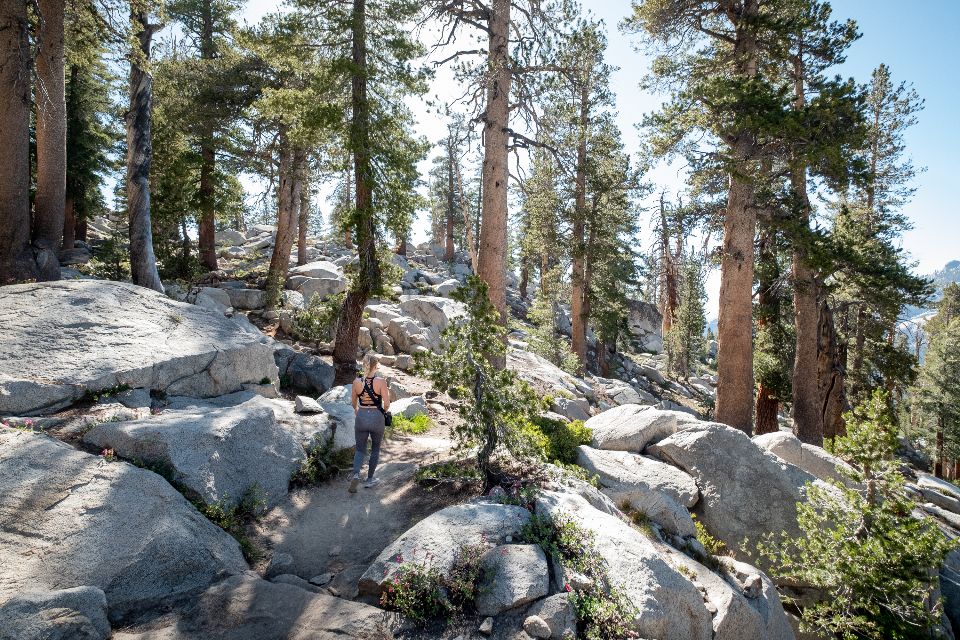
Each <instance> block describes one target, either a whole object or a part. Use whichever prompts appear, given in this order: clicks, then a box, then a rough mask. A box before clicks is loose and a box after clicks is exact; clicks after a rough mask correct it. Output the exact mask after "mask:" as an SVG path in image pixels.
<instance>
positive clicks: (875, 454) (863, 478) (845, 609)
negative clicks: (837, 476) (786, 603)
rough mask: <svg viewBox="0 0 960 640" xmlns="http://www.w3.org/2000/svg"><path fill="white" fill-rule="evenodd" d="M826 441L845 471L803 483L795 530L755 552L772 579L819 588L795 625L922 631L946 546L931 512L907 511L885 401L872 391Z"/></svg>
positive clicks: (930, 615)
mask: <svg viewBox="0 0 960 640" xmlns="http://www.w3.org/2000/svg"><path fill="white" fill-rule="evenodd" d="M846 422H847V429H848V435H847V436H845V437H838V438H837V439H836V440H835V442H834V450H835V451H836V453H837V454H838V455H839V456H841V457H842V458H844V459H845V460H847V461H848V462H849V463H851V465H852V469H853V470H852V472H851V473H850V474H849V475H850V480H852V481H853V482H855V483H857V484H859V485H861V486H862V487H864V489H863V490H861V489H859V488H856V487H850V486H847V485H846V484H844V483H842V482H838V481H831V483H830V484H831V485H832V486H831V487H829V488H827V487H822V486H817V485H814V484H811V485H809V486H808V489H807V500H806V501H805V502H800V503H798V504H797V521H798V523H799V525H800V528H801V530H802V531H803V533H804V535H803V536H801V537H799V538H794V539H791V540H785V539H783V538H782V537H777V536H770V537H769V538H768V539H767V540H766V543H765V544H762V545H760V546H759V547H758V548H759V549H760V552H761V555H762V556H763V557H764V558H765V559H766V560H767V561H768V562H769V563H770V564H771V566H772V573H773V575H775V576H776V577H777V578H778V579H779V580H782V581H785V582H786V581H789V582H790V583H792V584H803V585H810V586H812V587H814V588H815V589H817V590H819V591H821V592H823V593H824V597H823V598H821V599H819V600H818V601H816V602H814V603H812V604H810V603H806V606H804V608H803V610H802V614H803V617H802V623H801V629H802V630H805V631H811V632H814V633H818V634H827V635H833V636H837V637H841V638H850V639H851V640H852V639H853V638H870V639H874V640H884V639H886V638H919V637H930V631H931V629H932V628H933V627H934V626H935V625H937V624H939V622H940V617H941V616H942V614H943V610H942V604H941V603H939V602H937V601H933V602H931V596H932V595H933V593H934V592H935V580H936V578H933V579H932V580H931V573H930V567H939V566H940V565H941V564H942V563H943V559H944V557H945V556H946V554H947V553H948V552H949V551H950V550H951V549H952V548H953V547H954V546H955V545H954V543H952V542H950V541H948V540H947V539H946V537H945V536H944V535H943V534H942V533H941V532H940V530H939V529H938V528H937V525H936V524H935V523H934V522H933V520H931V519H930V518H925V517H916V516H915V515H914V513H915V507H916V505H915V503H914V502H913V501H912V500H910V499H909V498H908V497H907V495H908V494H907V493H906V491H905V488H904V483H905V481H904V478H903V475H902V474H901V472H900V470H899V464H900V463H899V462H898V460H897V459H896V458H895V457H894V451H895V448H896V434H895V430H894V427H893V425H892V423H891V422H890V417H889V410H888V407H887V400H886V399H885V398H884V397H883V393H882V392H880V391H877V392H875V393H874V395H873V396H872V397H871V399H870V401H869V402H868V403H867V404H865V405H863V406H862V407H861V408H860V409H859V410H858V411H857V412H856V413H855V414H848V415H847V417H846Z"/></svg>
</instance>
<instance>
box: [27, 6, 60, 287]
mask: <svg viewBox="0 0 960 640" xmlns="http://www.w3.org/2000/svg"><path fill="white" fill-rule="evenodd" d="M13 1H15V0H13ZM37 6H38V7H39V9H40V16H39V18H40V26H39V30H38V35H37V40H38V42H37V53H36V61H37V62H36V64H37V87H36V90H35V92H34V93H35V96H36V103H37V104H36V107H37V117H36V135H37V191H36V196H35V197H34V203H33V205H34V217H33V245H34V250H35V252H36V260H37V269H38V276H39V279H40V280H59V279H60V261H59V259H58V255H59V253H60V248H61V246H62V245H63V218H64V206H65V204H66V190H67V103H66V99H65V91H66V87H65V78H64V57H63V55H64V52H63V12H64V3H63V1H62V0H38V3H37ZM71 248H72V247H71Z"/></svg>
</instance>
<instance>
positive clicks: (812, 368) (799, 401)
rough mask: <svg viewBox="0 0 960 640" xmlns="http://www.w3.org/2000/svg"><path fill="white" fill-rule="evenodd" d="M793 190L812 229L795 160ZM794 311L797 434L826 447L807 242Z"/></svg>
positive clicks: (799, 251) (796, 262)
mask: <svg viewBox="0 0 960 640" xmlns="http://www.w3.org/2000/svg"><path fill="white" fill-rule="evenodd" d="M802 56H803V49H802V48H801V49H800V51H799V53H798V55H797V57H796V58H795V60H794V100H793V108H794V109H797V110H800V109H802V108H803V106H804V104H805V103H806V100H805V96H804V80H803V74H804V68H803V59H802ZM790 182H791V189H792V191H793V196H794V198H795V199H796V201H797V202H798V203H799V205H800V211H799V215H800V220H799V222H800V226H801V227H802V228H803V231H807V230H808V229H809V226H810V198H809V196H808V194H807V167H806V164H804V163H803V162H802V161H800V160H798V159H794V160H793V162H792V166H791V176H790ZM792 276H793V310H794V315H793V317H794V326H795V327H796V331H797V338H796V349H795V352H794V360H793V384H792V387H793V432H794V434H795V435H796V436H797V437H798V438H799V439H800V441H801V442H806V443H808V444H813V445H817V446H818V447H821V446H823V422H822V411H821V402H820V388H819V384H818V382H819V378H818V377H817V363H818V358H817V339H818V337H819V327H818V324H819V321H820V309H819V305H818V304H817V282H816V279H815V276H814V273H813V269H812V268H811V267H810V264H809V260H808V257H807V250H806V245H805V238H802V237H801V238H795V239H794V243H793V274H792Z"/></svg>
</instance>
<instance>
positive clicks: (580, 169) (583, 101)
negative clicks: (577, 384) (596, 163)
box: [570, 83, 589, 375]
mask: <svg viewBox="0 0 960 640" xmlns="http://www.w3.org/2000/svg"><path fill="white" fill-rule="evenodd" d="M588 99H589V88H588V87H587V85H586V83H584V86H583V87H581V90H580V105H579V106H580V114H579V120H578V123H577V124H578V125H579V133H578V139H577V166H576V169H575V172H576V173H575V178H574V185H573V225H572V227H573V229H572V232H571V236H572V240H573V247H572V249H573V251H572V256H571V263H572V269H571V272H570V294H571V301H570V316H571V318H570V320H571V335H570V342H571V348H572V349H573V354H574V355H575V356H577V373H578V374H579V375H583V373H584V372H585V371H586V369H587V323H588V322H589V316H588V313H589V311H588V308H587V273H586V271H587V266H586V261H587V246H586V245H587V242H586V231H587V226H586V225H587V125H588V122H587V118H588V116H589V104H588Z"/></svg>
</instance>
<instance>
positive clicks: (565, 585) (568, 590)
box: [563, 582, 573, 592]
mask: <svg viewBox="0 0 960 640" xmlns="http://www.w3.org/2000/svg"><path fill="white" fill-rule="evenodd" d="M563 590H564V591H566V592H570V591H573V589H572V588H571V587H570V583H569V582H564V583H563Z"/></svg>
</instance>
